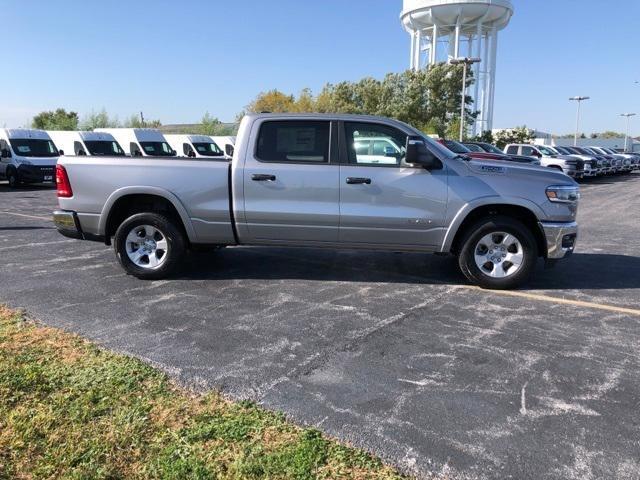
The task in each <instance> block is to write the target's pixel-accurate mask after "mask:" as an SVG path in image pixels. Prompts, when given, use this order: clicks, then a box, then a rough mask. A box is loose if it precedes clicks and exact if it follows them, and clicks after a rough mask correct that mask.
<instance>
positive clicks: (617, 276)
mask: <svg viewBox="0 0 640 480" xmlns="http://www.w3.org/2000/svg"><path fill="white" fill-rule="evenodd" d="M179 277H180V278H181V279H185V280H207V279H210V280H216V279H225V280H230V279H236V280H237V279H240V280H241V279H246V280H291V279H299V280H311V281H339V282H365V283H405V284H416V285H420V284H425V285H429V284H446V285H464V284H466V283H467V282H466V280H465V278H464V277H463V276H462V274H461V273H460V271H459V270H458V265H457V261H456V260H455V258H453V257H451V256H446V257H440V256H435V255H428V254H413V253H386V252H360V251H353V250H344V251H331V250H310V249H289V250H287V249H270V248H251V247H247V248H244V247H243V248H231V249H226V250H222V251H219V252H216V253H198V254H193V255H191V256H190V257H189V258H188V260H187V261H186V262H185V265H184V268H183V270H182V272H181V273H180V274H179ZM620 288H624V289H633V288H640V257H631V256H625V255H604V254H584V253H581V254H575V255H573V256H572V257H571V258H569V259H567V260H564V261H562V262H559V263H558V265H557V266H556V267H555V268H553V269H549V270H546V269H544V267H543V263H542V261H540V262H539V264H538V268H537V269H536V272H535V274H534V277H533V279H532V281H531V283H529V284H528V285H527V286H526V287H525V289H526V290H571V289H585V290H589V289H606V290H612V289H620Z"/></svg>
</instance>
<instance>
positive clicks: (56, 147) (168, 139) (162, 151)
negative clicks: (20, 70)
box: [0, 128, 235, 188]
mask: <svg viewBox="0 0 640 480" xmlns="http://www.w3.org/2000/svg"><path fill="white" fill-rule="evenodd" d="M234 145H235V137H215V136H213V137H210V136H207V135H163V134H162V132H160V131H159V130H156V129H148V128H99V129H96V130H94V131H92V132H79V131H43V130H31V129H0V178H5V179H7V180H8V181H9V185H10V186H11V187H12V188H14V187H17V186H19V185H20V184H22V183H32V184H35V183H38V184H55V181H56V179H55V166H56V163H57V161H58V158H59V157H60V156H63V155H67V156H89V157H100V156H113V157H120V156H122V157H124V156H132V157H176V156H177V157H188V158H212V157H217V158H220V159H225V160H230V159H231V157H232V156H233V147H234Z"/></svg>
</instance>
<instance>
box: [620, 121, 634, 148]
mask: <svg viewBox="0 0 640 480" xmlns="http://www.w3.org/2000/svg"><path fill="white" fill-rule="evenodd" d="M620 116H621V117H627V133H626V135H625V136H624V152H625V153H627V146H628V145H629V123H630V121H631V117H635V116H636V114H635V113H621V114H620Z"/></svg>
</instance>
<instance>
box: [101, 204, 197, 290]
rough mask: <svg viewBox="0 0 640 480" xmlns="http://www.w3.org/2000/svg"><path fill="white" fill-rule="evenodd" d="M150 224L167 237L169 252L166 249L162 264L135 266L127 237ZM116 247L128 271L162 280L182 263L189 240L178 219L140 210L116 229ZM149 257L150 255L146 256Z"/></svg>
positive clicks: (144, 277)
mask: <svg viewBox="0 0 640 480" xmlns="http://www.w3.org/2000/svg"><path fill="white" fill-rule="evenodd" d="M144 225H149V226H151V227H154V228H155V229H157V230H158V231H159V232H161V235H162V236H163V237H164V238H165V239H166V242H167V244H168V248H167V251H165V252H164V255H166V257H165V256H164V255H163V257H162V263H161V264H160V265H159V266H158V267H157V268H149V267H146V268H145V267H141V266H138V265H136V264H135V263H134V262H133V261H132V260H131V259H130V258H129V255H128V253H127V236H128V235H129V234H130V233H131V232H132V231H134V230H135V228H136V227H141V226H144ZM113 247H114V250H115V252H116V255H117V257H118V261H119V262H120V265H122V268H124V270H125V271H126V272H127V273H128V274H129V275H133V276H134V277H137V278H139V279H141V280H160V279H164V278H167V277H169V276H171V274H173V273H174V272H175V271H176V269H177V268H178V267H179V266H180V265H181V263H182V259H183V258H184V254H185V252H186V239H185V237H184V234H183V233H182V230H181V229H180V228H179V226H178V225H176V222H175V221H173V220H171V219H169V218H167V217H165V216H163V215H159V214H157V213H138V214H136V215H133V216H131V217H129V218H127V219H126V220H125V221H124V222H122V224H121V225H120V226H119V227H118V229H117V230H116V235H115V238H114V242H113ZM147 258H148V257H147Z"/></svg>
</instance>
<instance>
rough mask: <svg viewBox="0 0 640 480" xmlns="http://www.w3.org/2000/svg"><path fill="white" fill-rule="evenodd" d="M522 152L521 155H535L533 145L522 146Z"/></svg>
mask: <svg viewBox="0 0 640 480" xmlns="http://www.w3.org/2000/svg"><path fill="white" fill-rule="evenodd" d="M522 154H523V155H535V154H536V153H535V150H534V149H533V147H522Z"/></svg>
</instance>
